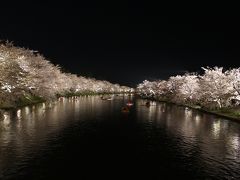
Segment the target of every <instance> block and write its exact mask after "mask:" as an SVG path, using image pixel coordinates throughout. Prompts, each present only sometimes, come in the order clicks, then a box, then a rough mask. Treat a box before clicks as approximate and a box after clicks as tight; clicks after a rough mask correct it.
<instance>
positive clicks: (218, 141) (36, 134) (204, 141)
mask: <svg viewBox="0 0 240 180" xmlns="http://www.w3.org/2000/svg"><path fill="white" fill-rule="evenodd" d="M129 99H131V100H134V99H133V97H132V96H114V99H113V100H112V101H104V100H101V98H100V97H99V96H93V97H72V98H59V99H58V101H57V102H51V103H42V104H38V105H33V106H27V107H24V108H21V109H18V110H16V111H7V112H4V113H3V115H2V120H0V179H1V178H3V177H14V178H16V177H18V176H19V175H20V174H22V177H25V176H26V174H28V173H29V172H28V171H29V167H32V166H33V165H34V163H35V160H38V161H39V162H45V160H44V159H48V158H53V157H54V154H52V153H51V152H57V154H60V155H58V156H60V157H61V158H63V160H62V161H67V160H68V158H69V155H67V154H66V152H67V150H66V148H67V146H66V145H64V144H65V143H66V141H67V142H70V144H71V143H73V147H74V148H76V150H75V151H74V152H72V151H71V152H72V153H73V155H72V156H74V157H75V158H76V159H78V158H79V157H78V156H80V154H81V153H80V152H82V151H83V150H82V149H84V147H83V145H84V146H85V148H86V151H84V153H85V156H94V157H95V158H96V157H97V154H98V151H99V149H100V150H102V151H101V152H102V154H101V155H100V156H103V154H104V151H106V152H107V153H106V154H104V155H105V159H104V160H105V161H108V159H106V157H107V156H108V155H109V154H108V153H109V152H111V153H113V154H118V156H119V155H122V156H121V158H120V159H124V160H125V161H126V162H127V161H130V160H129V159H131V158H132V156H136V157H137V158H138V159H137V160H136V161H138V160H139V158H140V160H139V161H141V163H143V164H142V165H140V164H141V163H137V162H136V163H135V164H131V166H132V165H133V166H134V167H136V168H138V173H140V172H144V171H146V174H149V173H150V171H151V173H152V174H154V173H155V176H156V177H161V173H157V172H158V171H160V170H161V168H162V171H161V172H162V174H163V172H169V173H167V174H170V175H171V171H174V172H175V174H178V175H179V177H183V178H186V177H188V178H190V177H191V178H192V179H212V178H213V177H214V179H215V178H216V179H238V178H240V165H239V163H240V124H238V123H235V122H232V121H229V120H225V119H221V118H218V117H216V116H213V115H209V114H205V113H202V112H199V111H197V110H192V109H190V108H185V107H179V106H175V105H169V104H166V103H158V102H154V101H153V102H151V105H150V106H149V107H147V106H145V104H146V101H145V100H141V99H136V100H135V102H134V106H133V107H131V109H130V114H127V115H126V114H124V115H123V114H122V113H121V107H123V106H124V105H125V104H126V102H127V101H128V100H129ZM90 135H91V136H90ZM89 136H90V137H91V138H90V137H89ZM66 137H67V140H64V141H63V140H62V139H64V138H66ZM76 137H77V138H76ZM78 138H81V141H80V139H78ZM95 140H96V141H95ZM72 141H73V142H72ZM81 143H83V144H81ZM65 146H66V147H65ZM95 146H96V147H95ZM88 148H89V149H88ZM95 148H96V150H95ZM59 149H62V152H59ZM64 149H65V150H64ZM109 149H111V151H109ZM119 149H121V151H120V150H119ZM68 151H69V150H68ZM108 151H109V152H108ZM90 152H91V153H90ZM74 153H75V154H74ZM82 153H83V152H82ZM88 153H89V154H88ZM94 154H96V155H94ZM56 156H57V155H56ZM58 156H57V157H56V158H57V159H58V158H59V157H58ZM65 156H66V157H65ZM114 157H116V156H114ZM82 158H83V157H81V158H80V159H81V160H82V161H84V159H82ZM111 158H112V156H111ZM39 159H41V160H39ZM118 160H119V159H118ZM85 161H86V162H87V161H88V159H85ZM109 161H110V160H109ZM47 162H48V161H47ZM116 162H117V160H115V161H114V163H116ZM134 162H135V161H134ZM156 162H157V163H158V165H157V166H154V165H153V164H156ZM94 163H97V162H94ZM111 163H113V162H112V161H111ZM146 164H148V167H150V169H151V170H148V169H147V168H145V169H144V170H143V171H142V170H141V168H143V167H144V165H146ZM53 165H54V166H58V165H57V163H56V164H53ZM126 165H127V164H126ZM39 166H40V165H39ZM39 166H37V167H36V169H37V172H39V173H40V174H41V176H43V177H42V178H43V179H44V178H45V177H44V175H43V174H44V173H42V172H45V175H46V174H47V173H49V172H48V170H46V169H47V168H49V167H48V165H47V164H41V168H43V169H44V170H43V171H41V170H40V169H41V168H40V167H39ZM49 166H50V165H49ZM115 166H118V165H117V164H115ZM129 166H130V165H129ZM70 167H71V165H70ZM98 168H99V167H98ZM25 169H28V171H27V170H25ZM92 170H93V171H94V170H96V169H92ZM153 170H154V172H153ZM46 172H47V173H46ZM123 174H124V173H123ZM135 175H136V174H135ZM46 177H47V175H46ZM134 177H135V176H134ZM139 177H140V175H139Z"/></svg>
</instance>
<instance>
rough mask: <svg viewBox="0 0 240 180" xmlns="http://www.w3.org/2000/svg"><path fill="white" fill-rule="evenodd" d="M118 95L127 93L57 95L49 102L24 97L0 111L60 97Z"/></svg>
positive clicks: (3, 106)
mask: <svg viewBox="0 0 240 180" xmlns="http://www.w3.org/2000/svg"><path fill="white" fill-rule="evenodd" d="M120 94H129V93H93V92H86V93H66V94H58V95H57V96H56V97H54V98H52V99H51V100H47V99H44V98H42V97H38V96H30V95H28V96H25V97H22V98H19V99H18V100H17V101H15V103H14V104H11V103H8V102H5V103H1V104H0V110H12V109H17V108H21V107H24V106H29V105H34V104H38V103H43V102H48V101H55V100H57V99H58V98H60V97H66V98H69V97H74V96H75V97H80V96H101V95H102V96H105V95H106V96H107V95H120Z"/></svg>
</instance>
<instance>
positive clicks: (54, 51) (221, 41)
mask: <svg viewBox="0 0 240 180" xmlns="http://www.w3.org/2000/svg"><path fill="white" fill-rule="evenodd" d="M21 5H22V4H21ZM163 9H164V7H155V6H154V5H145V4H143V3H140V2H139V3H138V4H136V3H135V4H134V3H133V4H131V3H123V2H122V3H115V4H104V3H103V2H101V4H97V3H92V4H91V3H89V4H80V5H77V4H70V3H69V4H54V5H38V4H32V5H31V4H30V5H29V4H26V5H22V6H21V7H19V6H18V5H17V4H15V5H14V6H11V7H10V6H5V7H3V6H2V7H1V24H0V39H2V40H7V39H8V40H9V41H13V42H14V44H15V45H17V46H24V47H27V48H30V49H34V50H38V51H39V52H40V53H41V54H43V55H44V56H45V57H46V58H47V59H49V60H51V61H52V62H53V63H54V64H59V65H60V66H61V67H63V70H64V71H66V72H72V73H76V74H79V75H84V76H89V77H95V78H97V79H106V80H108V81H111V82H113V83H120V84H122V85H129V86H133V87H134V86H135V85H136V84H137V83H139V82H141V81H142V80H144V79H150V80H154V79H166V78H168V77H169V76H170V75H176V74H183V73H184V72H187V71H190V72H191V71H199V70H200V69H201V66H215V65H217V66H224V67H226V68H231V67H240V60H239V57H240V51H239V50H240V45H239V44H240V35H239V34H240V28H238V24H239V16H237V15H236V14H234V13H225V14H224V13H223V14H220V13H216V12H212V13H205V12H204V13H184V14H183V13H182V12H181V11H175V12H174V13H173V12H166V13H165V12H162V10H163ZM198 12H199V11H198Z"/></svg>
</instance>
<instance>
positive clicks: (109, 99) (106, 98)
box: [101, 96, 113, 101]
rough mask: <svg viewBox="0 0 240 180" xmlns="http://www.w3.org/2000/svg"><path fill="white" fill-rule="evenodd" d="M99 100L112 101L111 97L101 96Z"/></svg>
mask: <svg viewBox="0 0 240 180" xmlns="http://www.w3.org/2000/svg"><path fill="white" fill-rule="evenodd" d="M101 99H102V100H107V101H111V100H113V96H112V97H110V96H109V97H104V96H101Z"/></svg>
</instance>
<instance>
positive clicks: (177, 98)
mask: <svg viewBox="0 0 240 180" xmlns="http://www.w3.org/2000/svg"><path fill="white" fill-rule="evenodd" d="M203 70H204V73H203V74H202V75H198V74H196V73H187V74H184V75H177V76H172V77H170V78H169V79H168V80H158V81H152V82H150V81H147V80H145V81H143V83H141V84H139V85H138V86H137V90H136V91H137V93H138V94H139V95H140V96H142V97H146V98H155V99H158V100H163V101H170V102H174V103H178V104H188V105H199V106H201V107H205V108H209V109H218V108H225V107H233V106H237V105H239V102H240V68H237V69H231V70H226V71H224V70H223V68H222V67H214V68H209V67H207V68H203Z"/></svg>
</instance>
